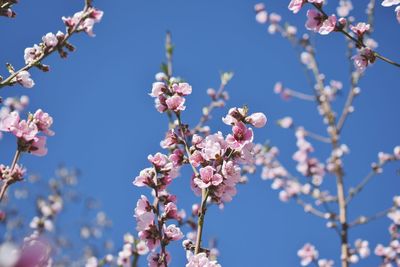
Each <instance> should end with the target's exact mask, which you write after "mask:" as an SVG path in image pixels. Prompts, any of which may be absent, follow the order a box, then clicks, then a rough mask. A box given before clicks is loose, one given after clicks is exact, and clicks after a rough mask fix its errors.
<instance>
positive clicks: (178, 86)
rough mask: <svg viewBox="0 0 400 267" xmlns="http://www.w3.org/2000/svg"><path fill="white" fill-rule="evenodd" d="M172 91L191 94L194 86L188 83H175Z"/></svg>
mask: <svg viewBox="0 0 400 267" xmlns="http://www.w3.org/2000/svg"><path fill="white" fill-rule="evenodd" d="M172 91H173V92H175V93H177V94H178V95H181V96H186V95H190V94H191V93H192V86H190V85H189V84H188V83H174V84H173V85H172Z"/></svg>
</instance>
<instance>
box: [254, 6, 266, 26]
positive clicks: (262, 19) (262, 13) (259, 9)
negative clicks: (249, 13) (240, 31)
mask: <svg viewBox="0 0 400 267" xmlns="http://www.w3.org/2000/svg"><path fill="white" fill-rule="evenodd" d="M254 10H255V11H256V21H257V22H258V23H260V24H264V23H267V21H268V13H267V11H266V10H265V5H264V4H263V3H259V4H256V5H255V6H254Z"/></svg>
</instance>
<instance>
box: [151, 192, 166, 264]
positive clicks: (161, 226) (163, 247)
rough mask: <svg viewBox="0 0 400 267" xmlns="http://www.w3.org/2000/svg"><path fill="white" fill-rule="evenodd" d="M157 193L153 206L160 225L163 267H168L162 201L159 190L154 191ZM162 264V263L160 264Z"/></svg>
mask: <svg viewBox="0 0 400 267" xmlns="http://www.w3.org/2000/svg"><path fill="white" fill-rule="evenodd" d="M154 191H155V203H154V205H153V207H154V209H155V211H156V215H157V223H158V232H159V234H160V245H161V256H160V258H161V259H162V263H163V264H164V266H163V267H168V263H167V252H166V249H165V246H166V244H165V243H164V234H163V224H164V223H163V220H162V218H161V217H160V199H159V196H158V190H157V189H154ZM159 263H160V262H159Z"/></svg>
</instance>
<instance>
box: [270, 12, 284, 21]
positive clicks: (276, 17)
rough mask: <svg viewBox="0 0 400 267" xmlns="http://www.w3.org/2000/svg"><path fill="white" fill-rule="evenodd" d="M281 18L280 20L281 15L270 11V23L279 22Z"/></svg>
mask: <svg viewBox="0 0 400 267" xmlns="http://www.w3.org/2000/svg"><path fill="white" fill-rule="evenodd" d="M281 20H282V17H281V16H280V15H279V14H276V13H271V14H270V15H269V21H270V22H271V23H272V24H276V23H279V22H280V21H281Z"/></svg>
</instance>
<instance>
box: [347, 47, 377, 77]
mask: <svg viewBox="0 0 400 267" xmlns="http://www.w3.org/2000/svg"><path fill="white" fill-rule="evenodd" d="M352 59H353V61H354V66H355V67H356V68H357V70H358V71H359V72H363V71H364V70H365V69H366V68H367V66H368V65H369V63H373V62H374V61H375V55H374V53H373V52H372V50H371V49H369V48H362V49H360V50H359V53H358V54H357V55H355V56H353V57H352Z"/></svg>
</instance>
